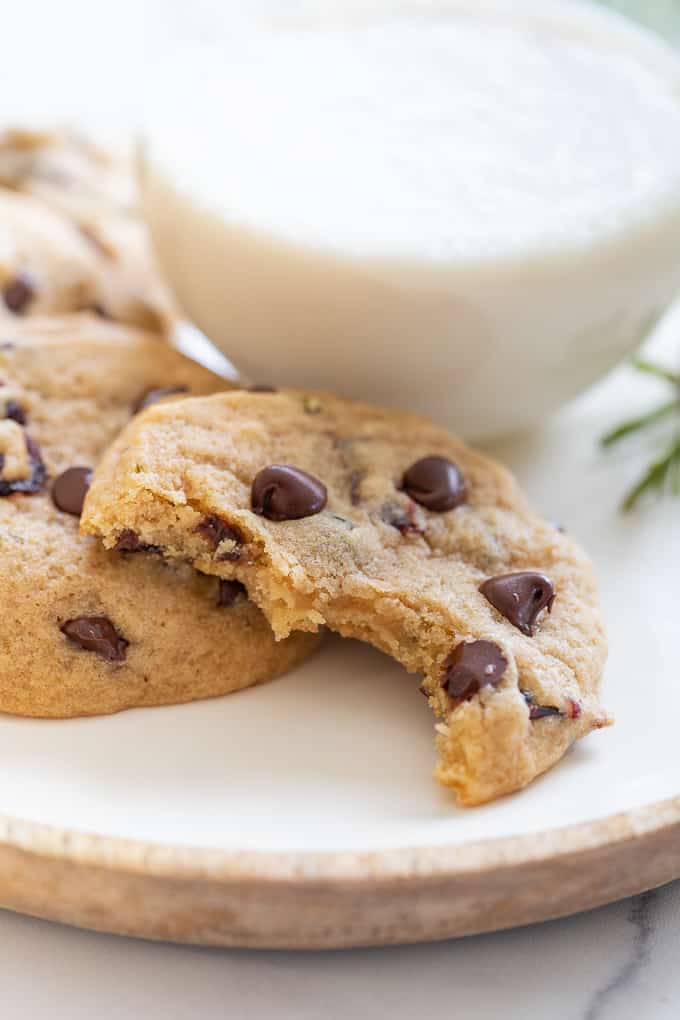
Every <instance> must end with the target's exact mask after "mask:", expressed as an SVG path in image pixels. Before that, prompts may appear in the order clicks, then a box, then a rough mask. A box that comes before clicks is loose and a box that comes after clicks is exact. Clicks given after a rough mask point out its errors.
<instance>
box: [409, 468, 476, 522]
mask: <svg viewBox="0 0 680 1020" xmlns="http://www.w3.org/2000/svg"><path fill="white" fill-rule="evenodd" d="M401 487H402V489H403V490H404V492H407V493H408V495H409V496H410V497H411V499H414V500H415V501H416V503H420V505H421V506H424V507H427V509H428V510H435V511H436V512H437V513H443V512H444V511H446V510H453V508H454V507H457V506H460V504H461V503H463V502H465V498H466V496H467V492H466V487H465V480H464V478H463V476H462V474H461V473H460V471H459V469H458V467H457V466H456V465H455V464H454V463H453V461H451V460H447V459H446V458H445V457H423V458H422V460H417V461H416V462H415V464H412V465H411V467H410V468H409V469H408V471H406V472H405V474H404V477H403V480H402V483H401Z"/></svg>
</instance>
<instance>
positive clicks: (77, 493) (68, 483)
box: [52, 467, 92, 517]
mask: <svg viewBox="0 0 680 1020" xmlns="http://www.w3.org/2000/svg"><path fill="white" fill-rule="evenodd" d="M91 479H92V468H89V467H71V468H67V469H66V471H62V473H61V474H60V475H59V477H58V478H55V480H54V482H53V483H52V502H53V503H54V505H55V506H56V507H57V509H58V510H63V511H64V513H65V514H73V516H74V517H80V515H81V513H82V512H83V503H84V502H85V496H86V494H87V490H88V489H89V488H90V481H91Z"/></svg>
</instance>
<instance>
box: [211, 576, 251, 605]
mask: <svg viewBox="0 0 680 1020" xmlns="http://www.w3.org/2000/svg"><path fill="white" fill-rule="evenodd" d="M240 595H244V596H245V597H246V598H248V592H247V591H246V588H245V585H243V584H241V582H240V581H223V580H220V586H219V592H218V595H217V605H218V606H233V604H234V602H236V599H237V598H238V597H239V596H240Z"/></svg>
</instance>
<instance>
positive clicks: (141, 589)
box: [0, 316, 316, 716]
mask: <svg viewBox="0 0 680 1020" xmlns="http://www.w3.org/2000/svg"><path fill="white" fill-rule="evenodd" d="M227 385H228V384H226V383H225V382H224V380H222V379H220V378H218V377H217V376H214V375H212V374H211V373H210V372H208V371H206V370H205V369H203V368H202V367H201V366H199V365H197V364H195V363H194V362H192V361H190V360H188V359H186V358H184V357H182V356H181V355H179V354H178V353H177V352H175V351H173V350H172V349H171V348H170V347H169V346H166V345H165V344H159V343H158V340H157V339H155V338H154V337H153V336H151V335H149V334H146V333H142V332H140V331H136V330H132V329H130V328H129V327H123V326H116V325H113V324H109V323H104V322H99V321H97V320H92V319H90V318H89V317H88V316H72V317H64V318H62V319H58V318H54V319H50V320H39V319H32V320H30V322H26V323H24V324H23V325H21V326H18V327H17V329H16V330H14V331H13V332H12V334H11V341H9V342H4V341H3V340H2V338H0V584H1V587H2V594H3V609H2V624H1V625H0V711H5V712H12V713H17V714H20V715H31V716H72V715H93V714H98V713H105V712H115V711H117V710H119V709H123V708H128V707H132V706H138V705H158V704H165V703H173V702H181V701H189V700H192V699H195V698H203V697H209V696H213V695H219V694H226V693H228V692H230V691H235V690H238V689H240V688H242V687H247V686H248V685H250V684H255V683H259V682H261V681H264V680H269V679H271V678H272V677H274V676H276V675H277V674H279V673H282V672H284V671H285V670H286V669H289V668H290V667H291V666H293V665H294V664H295V663H297V662H299V661H300V660H301V659H302V658H303V657H304V656H305V655H306V654H307V653H308V652H309V651H310V650H311V648H312V647H313V646H314V645H315V644H316V639H315V638H314V637H313V636H312V635H305V634H298V635H294V636H293V637H292V638H291V639H290V640H288V641H285V642H283V643H281V642H279V643H277V642H276V641H275V639H274V635H273V634H272V631H271V628H270V626H269V624H268V623H267V621H266V619H265V618H264V616H263V615H262V613H261V612H260V611H259V610H258V609H257V608H256V607H255V606H254V605H253V603H252V602H250V601H248V599H247V598H246V596H245V593H244V590H243V588H242V586H241V585H239V584H238V583H236V582H233V581H219V580H218V579H217V578H214V577H205V576H203V575H201V574H199V573H197V572H196V571H195V570H193V569H192V568H191V567H190V566H187V565H181V564H179V565H171V564H168V563H165V562H164V561H163V560H162V559H161V558H160V557H154V556H143V555H140V553H139V551H138V550H139V548H140V546H139V543H137V542H136V541H135V540H134V539H133V538H132V536H128V538H127V539H126V538H125V536H123V537H122V538H121V540H120V542H119V551H117V552H106V551H105V550H104V548H103V547H102V545H101V543H99V542H97V541H95V540H94V539H91V538H86V537H83V536H81V535H80V534H79V531H78V525H79V513H80V510H81V507H82V502H83V498H84V496H85V492H86V489H87V485H88V483H89V479H90V475H91V471H92V468H93V467H94V466H95V465H96V463H97V461H98V459H99V457H100V456H101V454H102V451H103V450H104V448H105V447H106V445H107V444H108V443H109V442H110V441H111V440H112V438H113V437H114V436H115V435H116V434H117V432H118V431H119V430H120V429H121V428H122V426H123V425H125V424H126V423H127V422H128V421H129V420H130V419H131V418H132V417H133V416H134V415H135V414H136V413H137V412H138V411H139V409H141V408H143V407H145V406H148V405H150V404H151V403H153V402H154V401H161V400H172V399H175V400H176V399H177V397H178V396H181V395H183V394H184V393H194V394H200V393H208V392H212V391H214V390H216V389H220V388H224V387H226V386H227Z"/></svg>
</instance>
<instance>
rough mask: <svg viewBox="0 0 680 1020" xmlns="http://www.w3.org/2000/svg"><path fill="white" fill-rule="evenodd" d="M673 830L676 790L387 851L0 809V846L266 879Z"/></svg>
mask: <svg viewBox="0 0 680 1020" xmlns="http://www.w3.org/2000/svg"><path fill="white" fill-rule="evenodd" d="M675 829H678V830H679V831H678V840H679V842H678V844H677V851H678V872H679V875H678V877H680V795H678V796H677V797H671V798H669V799H668V800H663V801H656V802H654V803H652V804H648V805H645V806H643V807H639V808H633V809H630V810H628V811H622V812H619V813H617V814H613V815H608V816H606V817H604V818H598V819H595V820H593V821H586V822H578V823H575V824H572V825H567V826H561V827H558V828H554V829H546V830H544V831H538V832H530V833H525V834H522V835H516V836H506V837H495V838H493V839H488V840H474V841H472V842H467V843H460V844H456V843H449V844H446V843H442V844H438V845H434V846H419V845H414V846H413V847H408V846H407V847H401V848H390V849H385V850H366V851H361V850H340V851H305V850H285V851H280V852H270V851H262V850H221V849H215V848H208V847H199V846H192V845H191V844H186V845H184V844H170V843H158V842H150V841H144V840H134V839H126V838H124V837H121V836H106V835H98V834H95V833H89V832H85V831H80V830H75V829H64V828H61V827H60V826H55V825H50V824H47V823H40V822H31V821H27V820H24V819H20V818H14V817H9V816H6V815H0V849H4V848H9V847H11V848H13V849H16V850H20V851H22V852H24V853H31V854H36V855H38V856H40V857H44V858H54V859H55V860H59V861H68V862H70V863H74V864H75V863H78V864H82V865H89V866H97V867H104V868H107V869H110V870H112V871H128V872H132V873H136V874H146V875H149V876H154V875H157V876H159V877H164V876H173V877H176V878H196V877H205V878H207V877H210V878H211V879H218V880H219V879H239V880H241V881H243V880H247V879H249V878H252V879H258V880H271V881H281V880H284V881H290V880H295V881H296V882H305V881H309V880H311V881H315V882H317V881H320V880H328V881H334V882H337V881H340V882H341V881H344V880H347V881H352V882H357V881H359V882H361V881H370V882H374V881H376V880H377V879H380V878H386V879H395V878H399V879H407V878H415V877H422V878H447V877H453V876H460V875H463V874H466V873H470V872H475V873H479V872H482V871H494V870H496V869H498V868H508V867H513V866H517V865H526V864H532V863H533V864H536V863H543V862H545V861H547V860H552V861H557V860H559V859H560V858H562V857H566V856H569V855H573V854H578V853H587V852H589V851H595V850H600V849H602V848H613V847H614V846H616V845H621V844H626V843H630V842H639V841H643V840H645V839H647V838H649V837H657V836H659V835H661V834H663V833H664V832H666V831H667V832H669V833H673V832H674V830H675Z"/></svg>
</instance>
